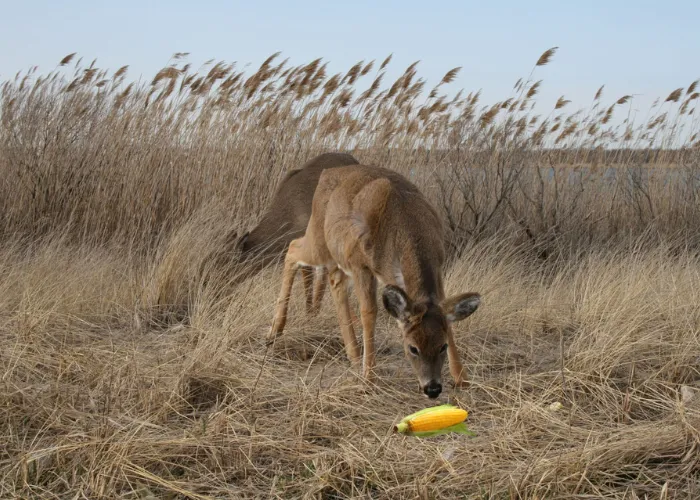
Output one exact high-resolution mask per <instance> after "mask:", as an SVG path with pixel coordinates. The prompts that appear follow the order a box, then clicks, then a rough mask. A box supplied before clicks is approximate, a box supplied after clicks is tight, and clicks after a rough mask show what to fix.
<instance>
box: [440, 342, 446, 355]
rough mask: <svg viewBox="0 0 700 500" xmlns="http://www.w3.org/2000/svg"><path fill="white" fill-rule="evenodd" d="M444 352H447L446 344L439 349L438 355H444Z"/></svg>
mask: <svg viewBox="0 0 700 500" xmlns="http://www.w3.org/2000/svg"><path fill="white" fill-rule="evenodd" d="M445 351H447V344H445V345H443V346H442V347H441V348H440V354H444V353H445Z"/></svg>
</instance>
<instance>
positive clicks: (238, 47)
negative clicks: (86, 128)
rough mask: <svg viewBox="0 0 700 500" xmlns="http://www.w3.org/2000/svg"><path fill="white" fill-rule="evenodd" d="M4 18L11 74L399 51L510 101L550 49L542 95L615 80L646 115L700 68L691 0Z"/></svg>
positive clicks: (397, 63) (73, 8) (233, 7)
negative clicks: (176, 58) (82, 65)
mask: <svg viewBox="0 0 700 500" xmlns="http://www.w3.org/2000/svg"><path fill="white" fill-rule="evenodd" d="M2 12H3V18H2V20H0V46H1V47H3V50H2V57H1V58H0V79H3V80H4V79H6V78H8V77H11V76H14V73H15V72H17V71H18V70H24V69H27V68H28V67H30V66H31V65H35V64H36V65H39V67H40V70H43V71H49V70H50V69H52V68H53V67H54V66H55V65H56V63H57V62H58V61H59V60H60V59H61V58H62V57H63V56H64V55H66V54H68V53H70V52H78V53H79V55H81V56H83V57H84V59H85V60H87V61H91V60H92V59H93V58H97V60H98V62H97V65H98V66H99V67H101V68H110V69H112V70H115V69H117V68H118V67H119V66H122V65H124V64H129V65H130V68H131V69H130V72H129V75H130V76H131V77H132V78H137V77H138V76H139V75H140V74H143V75H144V76H145V77H147V78H148V77H152V76H153V74H154V73H155V71H157V70H158V69H159V68H160V67H162V66H163V65H165V64H166V63H167V61H168V59H169V58H170V56H171V55H172V54H173V53H174V52H177V51H183V52H190V53H191V54H192V56H191V57H190V60H191V61H192V62H193V63H199V62H203V61H205V60H206V59H209V58H216V59H224V60H226V61H229V62H230V61H234V60H235V61H239V62H240V63H246V62H249V63H251V64H252V65H253V66H257V65H259V64H260V62H262V60H263V59H264V58H266V57H267V56H268V55H270V54H272V53H273V52H275V51H278V50H281V51H282V52H283V56H287V57H290V58H291V63H293V64H301V63H304V62H309V61H310V60H312V59H314V58H316V57H323V58H324V60H327V61H330V65H329V69H330V71H342V70H347V69H348V68H349V67H350V66H351V65H352V64H353V63H355V62H357V61H359V60H361V59H364V60H365V61H368V60H371V59H377V60H379V61H381V60H382V59H383V58H384V57H386V56H387V55H388V54H389V53H392V52H393V53H394V60H393V62H392V65H391V68H392V69H393V71H392V73H391V74H392V75H394V74H398V73H399V72H401V71H403V69H405V67H406V66H408V65H409V64H410V63H412V62H413V61H415V60H418V59H420V60H421V63H420V65H419V66H418V69H419V74H420V76H423V77H426V78H428V80H429V84H431V83H436V81H437V80H439V79H440V78H441V77H442V75H443V74H444V73H445V72H446V71H447V70H448V69H450V68H452V67H454V66H463V70H462V72H461V73H460V76H459V78H458V80H457V81H456V82H455V83H453V84H452V86H451V88H452V89H455V90H456V89H458V88H462V87H464V88H465V90H468V91H469V90H477V89H479V88H482V89H483V96H484V99H485V102H494V101H496V100H500V99H503V98H505V97H507V96H508V94H509V93H510V89H511V87H512V85H513V83H514V82H515V81H516V80H517V79H518V78H519V77H520V76H527V75H528V73H529V71H530V69H531V68H532V65H533V64H534V62H535V61H536V60H537V58H538V57H539V55H540V54H541V53H542V52H543V51H544V50H546V49H548V48H549V47H552V46H559V47H560V50H559V52H558V54H557V55H556V57H555V59H554V61H553V63H551V64H550V65H549V66H547V67H545V68H539V69H538V71H537V73H536V75H535V77H536V78H542V79H544V84H543V89H542V97H541V99H542V100H543V101H552V102H553V101H554V100H555V99H556V98H557V97H558V96H559V95H561V94H565V95H566V96H567V98H569V99H572V100H573V101H574V103H575V104H576V105H577V106H586V105H588V104H589V103H590V100H591V98H592V95H593V93H594V92H595V91H596V89H597V88H598V87H599V86H600V85H601V84H606V92H605V95H606V97H607V98H608V101H607V102H610V100H612V99H613V98H617V97H620V96H622V95H624V94H642V95H643V97H640V98H639V99H638V100H637V106H638V107H639V108H641V111H643V112H645V111H646V110H647V108H648V103H650V102H651V100H652V99H653V98H655V97H659V96H661V97H665V96H666V95H668V93H669V92H670V91H672V90H673V89H674V88H676V87H679V86H687V85H689V84H690V82H691V81H693V80H694V79H696V78H698V77H700V65H699V64H698V61H700V34H699V33H698V20H700V2H698V1H692V0H686V1H667V2H651V1H643V0H637V1H614V0H608V1H599V0H590V1H580V2H575V3H574V2H569V1H565V0H560V1H536V0H531V1H527V2H523V1H514V0H511V1H492V2H485V1H483V0H481V1H478V2H474V1H461V2H460V1H443V2H418V1H407V0H404V1H379V0H375V1H368V0H356V1H354V2H343V3H341V2H312V1H296V2H292V1H288V2H283V1H267V2H260V3H256V2H254V1H250V0H249V1H246V2H241V1H229V2H225V1H202V2H196V1H193V0H189V1H181V0H171V1H168V2H166V1H146V0H141V1H133V0H121V1H116V2H115V1H110V2H104V1H84V0H74V1H70V2H68V1H65V2H55V1H31V0H27V1H18V0H13V1H5V0H3V5H2Z"/></svg>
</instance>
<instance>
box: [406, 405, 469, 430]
mask: <svg viewBox="0 0 700 500" xmlns="http://www.w3.org/2000/svg"><path fill="white" fill-rule="evenodd" d="M467 415H468V413H467V412H466V411H465V410H462V409H461V408H457V407H455V406H452V405H449V404H446V405H440V406H434V407H432V408H426V409H424V410H420V411H417V412H416V413H413V414H411V415H409V416H407V417H405V418H404V419H403V420H401V422H399V423H398V424H397V425H396V426H395V427H394V431H395V432H400V433H402V434H406V435H409V436H418V437H428V436H437V435H440V434H447V433H449V432H457V433H459V434H467V435H474V433H473V432H471V431H470V430H469V429H467V426H466V424H465V423H464V420H466V418H467Z"/></svg>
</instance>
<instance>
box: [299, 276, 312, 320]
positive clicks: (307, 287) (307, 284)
mask: <svg viewBox="0 0 700 500" xmlns="http://www.w3.org/2000/svg"><path fill="white" fill-rule="evenodd" d="M299 267H300V268H301V280H302V282H303V283H304V295H305V296H306V314H307V315H311V314H313V312H314V295H313V293H314V268H313V267H309V266H299Z"/></svg>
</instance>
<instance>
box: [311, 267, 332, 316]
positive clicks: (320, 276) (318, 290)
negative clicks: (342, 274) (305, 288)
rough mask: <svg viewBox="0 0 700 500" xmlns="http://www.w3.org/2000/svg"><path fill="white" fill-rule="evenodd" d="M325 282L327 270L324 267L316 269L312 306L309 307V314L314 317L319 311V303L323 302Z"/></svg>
mask: <svg viewBox="0 0 700 500" xmlns="http://www.w3.org/2000/svg"><path fill="white" fill-rule="evenodd" d="M327 280H328V269H326V267H325V266H319V267H317V268H316V272H315V276H314V289H313V300H312V304H313V305H312V307H311V314H312V315H314V316H315V315H317V314H318V313H319V311H320V310H321V301H323V295H324V294H325V293H326V283H327Z"/></svg>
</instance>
